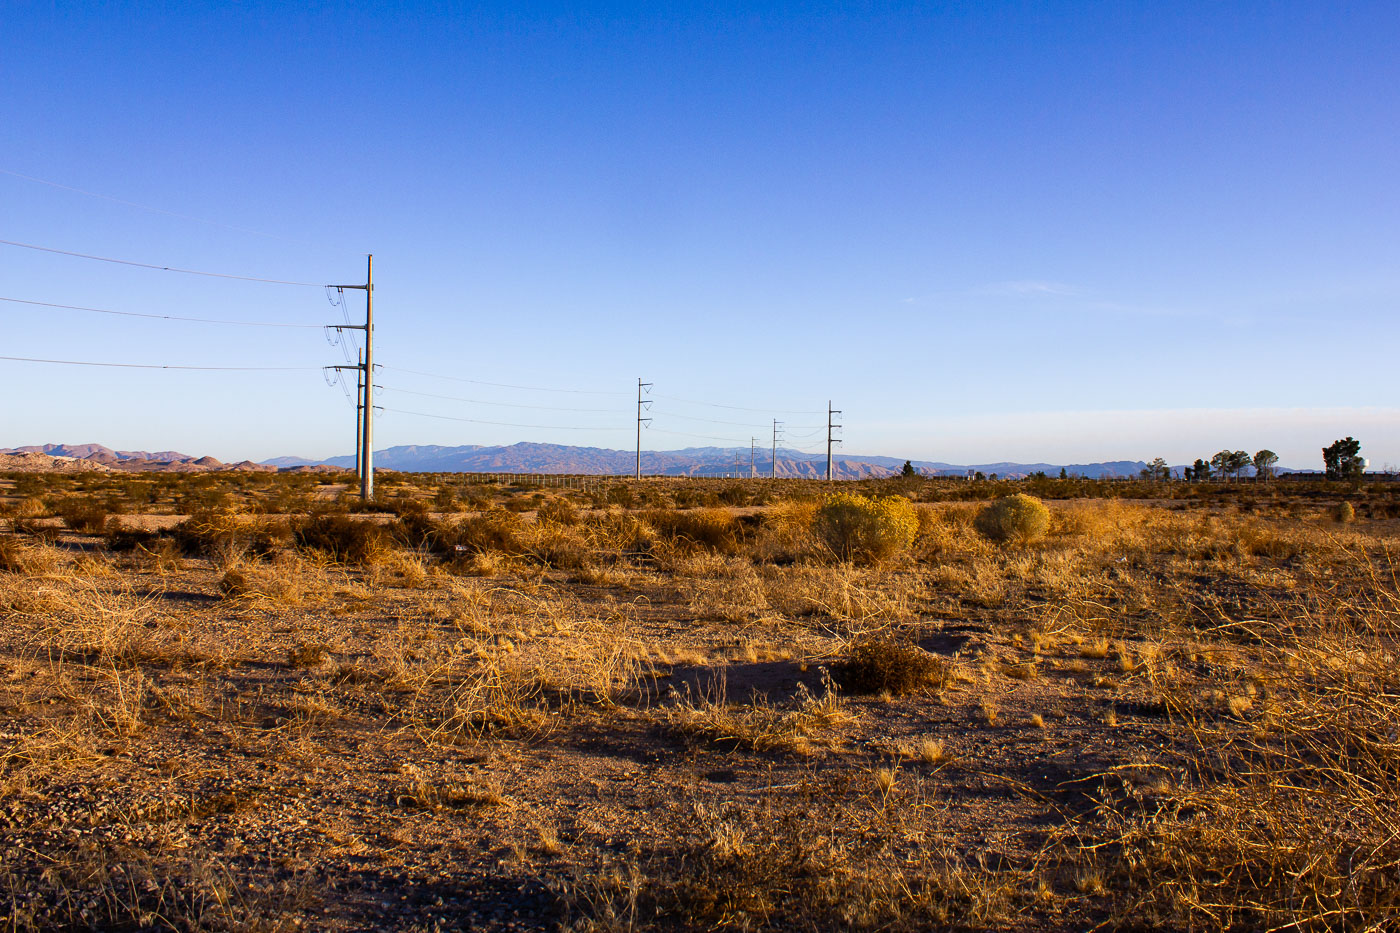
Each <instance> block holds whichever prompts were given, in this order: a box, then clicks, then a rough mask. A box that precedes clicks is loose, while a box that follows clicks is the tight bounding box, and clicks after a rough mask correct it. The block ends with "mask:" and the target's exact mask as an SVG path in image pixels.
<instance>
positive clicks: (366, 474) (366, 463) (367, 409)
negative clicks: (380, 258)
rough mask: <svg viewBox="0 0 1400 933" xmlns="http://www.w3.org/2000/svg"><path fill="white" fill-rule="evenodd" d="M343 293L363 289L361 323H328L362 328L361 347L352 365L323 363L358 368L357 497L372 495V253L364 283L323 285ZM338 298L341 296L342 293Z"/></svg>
mask: <svg viewBox="0 0 1400 933" xmlns="http://www.w3.org/2000/svg"><path fill="white" fill-rule="evenodd" d="M326 287H327V288H334V289H336V290H337V291H339V292H342V293H343V292H344V291H345V289H347V288H354V289H363V290H364V293H365V322H364V324H336V325H332V326H333V328H334V329H335V330H337V331H343V330H362V331H364V332H365V348H364V350H363V351H361V353H360V354H359V362H358V363H356V364H355V365H354V366H349V365H347V366H327V367H326V369H335V370H343V369H354V370H358V373H357V375H356V378H355V384H356V392H355V473H356V475H357V476H358V477H359V480H360V498H361V499H363V500H369V499H373V498H374V256H373V254H371V255H369V256H367V257H366V258H365V284H363V285H327V286H326ZM341 300H342V301H344V295H343V294H342V298H341Z"/></svg>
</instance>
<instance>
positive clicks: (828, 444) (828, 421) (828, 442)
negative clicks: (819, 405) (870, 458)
mask: <svg viewBox="0 0 1400 933" xmlns="http://www.w3.org/2000/svg"><path fill="white" fill-rule="evenodd" d="M839 414H841V412H839V411H838V410H836V409H835V408H832V407H831V399H827V400H826V481H827V482H828V483H829V482H831V445H832V444H839V443H841V442H840V441H839V440H836V439H834V438H833V437H832V436H831V432H832V431H833V430H839V429H840V428H841V425H839V424H833V423H832V421H831V418H832V416H833V415H839Z"/></svg>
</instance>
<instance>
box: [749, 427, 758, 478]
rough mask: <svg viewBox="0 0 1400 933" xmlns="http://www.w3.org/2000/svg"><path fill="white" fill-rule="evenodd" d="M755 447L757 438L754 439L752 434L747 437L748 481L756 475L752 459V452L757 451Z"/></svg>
mask: <svg viewBox="0 0 1400 933" xmlns="http://www.w3.org/2000/svg"><path fill="white" fill-rule="evenodd" d="M757 447H758V438H756V437H754V436H753V435H752V434H751V435H749V479H753V478H754V477H755V476H757V475H758V466H757V463H756V461H755V459H754V457H755V454H754V451H755V450H756V449H757Z"/></svg>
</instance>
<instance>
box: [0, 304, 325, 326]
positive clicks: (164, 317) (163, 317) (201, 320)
mask: <svg viewBox="0 0 1400 933" xmlns="http://www.w3.org/2000/svg"><path fill="white" fill-rule="evenodd" d="M0 301H12V302H15V303H16V304H22V305H35V306H37V307H40V308H62V309H63V310H65V311H92V312H94V313H96V314H118V315H121V316H122V317H144V318H152V319H154V320H158V321H190V322H193V323H196V324H231V325H235V326H238V327H305V328H311V329H315V330H319V329H320V328H321V325H320V324H283V323H280V322H275V321H226V320H219V319H215V318H207V317H182V316H180V315H178V314H147V313H144V312H141V311H113V310H111V309H110V308H87V307H83V306H82V305H61V304H56V303H54V302H52V301H33V300H31V299H29V298H5V297H3V296H0Z"/></svg>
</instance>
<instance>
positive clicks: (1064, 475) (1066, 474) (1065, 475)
mask: <svg viewBox="0 0 1400 933" xmlns="http://www.w3.org/2000/svg"><path fill="white" fill-rule="evenodd" d="M1060 479H1069V474H1068V473H1066V472H1065V468H1064V467H1060Z"/></svg>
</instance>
